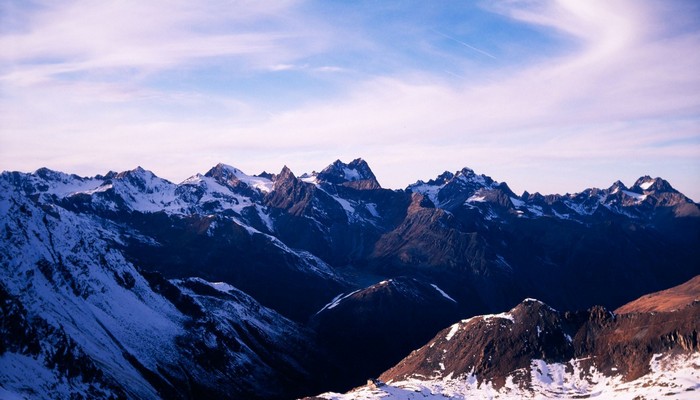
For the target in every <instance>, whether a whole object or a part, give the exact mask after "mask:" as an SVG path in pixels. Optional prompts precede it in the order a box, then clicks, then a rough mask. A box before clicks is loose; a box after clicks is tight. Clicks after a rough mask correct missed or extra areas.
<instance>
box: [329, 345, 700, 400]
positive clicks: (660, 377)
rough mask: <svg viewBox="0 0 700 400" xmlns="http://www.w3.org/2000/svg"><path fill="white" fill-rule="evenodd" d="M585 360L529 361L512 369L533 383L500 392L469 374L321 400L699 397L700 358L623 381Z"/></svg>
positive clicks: (657, 366) (656, 361)
mask: <svg viewBox="0 0 700 400" xmlns="http://www.w3.org/2000/svg"><path fill="white" fill-rule="evenodd" d="M584 363H585V360H572V361H570V362H568V363H564V364H562V363H546V362H544V361H542V360H533V361H532V364H531V366H530V368H527V369H523V370H521V371H517V373H519V374H523V373H524V374H529V375H530V377H531V379H532V384H531V386H529V387H521V386H520V385H518V384H516V383H514V381H513V379H509V380H507V381H506V384H505V385H504V386H503V387H501V388H495V387H494V386H493V385H491V384H490V383H485V384H483V383H482V384H479V383H478V381H477V379H476V378H475V377H474V376H473V375H467V376H462V377H452V376H448V377H445V378H436V379H432V380H424V379H417V378H414V379H406V380H401V381H396V382H393V381H391V382H388V383H386V384H379V386H377V385H370V386H363V387H361V388H358V389H356V390H353V391H351V392H348V393H346V394H338V393H325V394H322V395H320V396H319V398H323V399H334V400H351V399H354V400H362V399H387V400H390V399H396V400H404V399H405V400H419V399H445V398H453V399H584V398H591V399H620V400H641V399H659V398H666V399H679V400H680V399H687V400H692V399H697V398H698V396H699V394H700V354H699V353H692V354H684V355H676V356H661V355H657V356H654V358H653V360H652V361H651V362H650V365H649V366H650V369H651V372H650V373H648V374H646V375H644V376H642V377H640V378H638V379H635V380H632V381H629V382H625V381H623V380H622V379H621V377H619V376H614V377H608V376H606V375H605V374H603V373H601V372H600V371H598V370H596V369H595V368H593V367H583V366H582V364H584Z"/></svg>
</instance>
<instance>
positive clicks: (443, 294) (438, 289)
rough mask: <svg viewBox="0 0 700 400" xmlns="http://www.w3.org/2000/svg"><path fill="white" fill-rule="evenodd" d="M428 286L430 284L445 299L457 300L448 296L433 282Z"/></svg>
mask: <svg viewBox="0 0 700 400" xmlns="http://www.w3.org/2000/svg"><path fill="white" fill-rule="evenodd" d="M430 286H432V287H433V288H435V290H437V291H438V293H440V294H441V295H442V297H444V298H446V299H447V300H450V301H452V302H454V303H456V302H457V301H456V300H455V299H453V298H452V297H450V295H448V294H447V293H445V291H444V290H442V289H440V288H439V287H438V286H437V285H434V284H432V283H431V284H430Z"/></svg>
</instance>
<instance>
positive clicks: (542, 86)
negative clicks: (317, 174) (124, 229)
mask: <svg viewBox="0 0 700 400" xmlns="http://www.w3.org/2000/svg"><path fill="white" fill-rule="evenodd" d="M71 4H72V5H71V6H68V7H56V8H51V9H49V10H48V11H44V12H42V14H40V15H38V16H35V17H34V18H30V20H31V21H32V26H31V29H28V30H26V31H23V32H20V33H17V34H14V35H11V36H8V35H3V36H2V37H0V62H2V63H4V68H3V70H0V71H1V72H0V73H1V74H2V76H1V77H0V84H2V85H3V92H2V97H0V126H2V128H0V159H1V160H2V161H1V162H2V164H1V165H0V167H2V168H9V169H23V168H24V169H27V168H28V167H25V165H26V166H29V165H32V166H33V167H32V168H35V167H38V166H41V165H49V166H51V167H55V168H64V169H67V170H70V171H75V172H81V171H86V172H88V171H89V173H98V172H104V168H105V166H107V168H113V169H117V168H120V167H121V168H132V167H133V166H134V165H137V164H142V165H143V166H144V167H147V168H152V169H154V171H155V172H156V173H160V174H163V175H165V177H167V178H169V179H173V180H179V179H184V178H185V177H186V176H187V175H189V174H192V173H195V172H198V171H203V170H205V169H206V168H208V167H209V166H211V165H213V164H214V163H216V162H219V161H224V162H229V163H233V164H235V165H237V166H238V167H240V168H243V169H244V170H246V171H248V172H250V173H255V172H259V171H260V170H262V169H264V168H279V167H281V164H282V163H287V164H289V165H290V167H292V168H293V169H294V170H295V171H296V172H299V173H301V172H304V171H310V170H312V169H320V168H323V166H324V165H325V164H326V163H328V162H330V161H333V160H335V159H336V158H342V159H346V160H349V159H351V158H354V157H358V156H361V157H364V158H365V159H367V160H368V161H369V162H370V163H371V165H372V167H373V168H374V169H375V172H376V173H377V175H378V177H379V179H380V182H382V183H383V184H384V185H385V186H390V187H402V186H405V184H407V183H409V182H411V181H413V180H415V179H418V178H420V179H428V178H431V177H434V176H435V175H436V174H437V173H439V172H441V171H442V170H445V169H449V170H456V169H458V168H461V167H462V166H471V167H473V168H475V169H477V171H484V172H486V173H489V174H491V175H493V177H494V178H496V179H500V180H506V181H508V182H509V184H511V185H512V186H513V187H514V188H518V189H521V190H522V189H528V190H531V191H534V190H540V191H545V192H551V191H575V190H577V189H582V188H583V187H584V186H587V185H590V184H591V183H590V182H591V180H592V179H594V178H595V179H597V181H596V182H601V183H598V184H600V185H605V184H609V183H612V181H613V180H615V179H617V178H625V177H629V178H627V179H633V178H632V176H633V175H634V174H637V175H641V174H645V173H650V174H654V173H655V172H654V171H657V170H658V171H659V173H661V172H663V173H664V174H670V175H671V176H668V175H665V176H664V177H666V178H668V179H670V180H671V182H672V184H674V185H676V186H678V187H679V188H680V189H681V190H684V191H687V192H691V193H689V194H692V196H693V197H695V198H696V199H698V198H700V188H698V187H697V183H692V177H693V176H695V177H696V176H700V166H699V162H698V161H697V160H700V115H698V110H700V76H699V75H698V74H697V72H696V71H699V70H700V53H698V52H697V49H698V48H700V34H698V29H697V26H695V29H690V30H678V29H677V28H678V27H677V26H675V25H673V26H672V24H670V23H669V22H668V21H670V20H671V17H674V18H675V17H676V15H675V14H673V10H672V9H671V7H672V6H675V3H649V2H643V3H641V2H629V1H593V0H588V1H585V2H580V1H573V0H571V1H569V0H561V1H534V2H533V1H526V2H520V1H517V2H498V3H495V5H494V6H493V7H498V8H496V10H497V11H498V12H500V13H501V14H503V15H506V16H508V17H509V18H513V19H514V20H515V21H519V22H520V23H528V24H534V25H535V26H538V27H540V28H541V29H544V30H546V31H547V32H548V33H549V34H550V35H554V36H556V35H558V37H560V38H561V39H562V40H563V41H564V42H565V43H566V44H567V45H569V46H570V47H569V48H568V50H567V51H565V52H559V53H558V55H556V56H550V57H546V58H545V57H544V56H539V57H534V58H533V59H534V60H535V61H534V62H531V63H530V64H527V65H512V66H509V65H508V63H507V59H506V60H504V59H503V56H500V55H499V61H503V62H504V63H505V65H506V66H502V67H498V68H496V69H493V70H490V71H487V70H479V71H477V72H478V74H477V75H475V74H474V71H475V69H476V68H477V67H476V66H475V65H474V64H469V65H470V68H471V69H470V70H464V71H459V70H455V71H454V72H453V73H456V75H459V76H464V77H466V78H465V79H461V78H459V77H455V76H454V75H447V74H444V69H442V70H440V71H437V72H435V71H415V70H406V71H403V72H401V73H395V74H392V75H385V76H382V75H377V76H362V75H360V74H323V75H325V76H326V78H325V79H328V78H327V76H333V77H334V78H335V77H338V79H339V81H338V82H339V83H338V86H339V87H341V88H343V89H344V91H343V92H342V93H340V94H338V95H337V96H335V97H329V96H324V97H322V98H318V99H306V100H305V101H304V102H303V103H301V104H298V105H292V106H288V107H287V108H286V109H285V110H282V111H280V110H279V109H275V110H268V109H263V108H257V107H256V106H254V105H253V104H248V103H246V102H245V101H243V100H242V98H241V96H228V95H226V94H225V93H223V94H217V95H212V94H210V93H204V94H203V93H201V92H198V90H197V89H194V90H190V91H182V90H179V91H173V90H171V89H167V88H165V89H163V88H161V89H155V88H153V87H148V86H147V85H144V84H143V83H144V82H145V81H147V78H148V77H149V76H151V75H153V74H155V72H157V71H162V70H168V69H180V68H186V67H187V65H189V64H191V63H199V62H203V60H207V59H211V60H212V62H216V63H217V64H216V65H228V63H227V62H226V61H221V60H222V59H224V60H227V59H228V58H227V57H229V58H230V57H233V58H234V59H235V64H236V65H242V66H241V67H239V68H238V69H237V70H236V71H239V72H241V73H245V74H253V72H251V71H250V70H254V69H256V68H259V70H260V71H263V72H264V73H271V72H275V71H276V72H282V71H288V72H295V73H314V72H346V71H348V70H349V68H348V67H347V66H346V65H343V64H336V63H335V62H327V61H329V60H331V61H333V58H332V57H329V58H328V59H323V60H322V61H319V64H318V65H316V64H313V63H310V62H309V61H308V59H307V58H306V57H308V56H309V55H314V54H324V55H329V54H331V53H332V51H333V48H334V46H335V45H336V44H337V43H338V42H341V43H344V42H343V39H342V38H344V37H348V36H352V37H357V36H358V35H357V34H356V33H349V34H348V35H345V34H344V32H343V31H342V30H338V29H340V28H337V27H336V26H334V25H333V24H332V21H330V22H327V23H318V21H315V20H314V23H313V24H312V23H309V21H310V19H309V18H311V17H308V16H305V15H302V14H300V13H299V12H297V11H295V7H296V6H297V5H296V4H295V3H278V2H236V3H234V5H233V6H228V4H229V3H225V2H214V3H207V6H202V5H200V3H199V2H196V3H192V2H174V3H171V2H155V1H154V2H150V1H149V2H120V3H116V4H119V5H112V4H111V3H109V2H92V1H82V0H81V1H80V2H74V3H71ZM211 4H213V5H211ZM665 4H670V5H668V6H666V5H665ZM125 5H126V6H125ZM154 15H156V16H157V17H156V18H154V17H153V16H154ZM679 18H680V19H682V17H679ZM673 20H674V21H677V20H676V19H673ZM260 21H264V22H266V23H265V24H259V25H258V23H259V22H260ZM297 29H298V30H297ZM343 29H345V28H343ZM674 29H676V31H674ZM85 32H95V34H94V35H92V36H91V35H86V34H85ZM359 36H362V35H359ZM363 40H367V37H366V36H363ZM376 40H381V38H376ZM363 46H366V47H367V48H371V47H372V46H371V44H370V45H367V44H363ZM376 48H381V46H377V47H376ZM532 51H533V52H537V49H533V50H532ZM370 56H377V54H375V53H372V54H370ZM506 56H507V55H506ZM52 58H53V59H55V60H54V62H48V61H50V60H51V59H52ZM39 59H44V61H45V62H43V63H37V62H36V61H38V60H39ZM499 65H500V64H499ZM110 69H119V70H120V74H119V75H117V76H113V75H110V74H109V73H107V74H106V76H103V75H102V74H104V72H100V71H103V70H110ZM123 71H131V72H132V73H133V76H129V75H126V74H123ZM70 73H72V74H76V73H80V74H81V75H79V76H77V77H72V76H71V75H70ZM66 74H68V76H69V77H68V78H65V75H66ZM475 76H476V77H475ZM351 78H352V79H355V81H353V82H349V81H348V80H349V79H351ZM282 90H284V88H280V91H282ZM301 90H303V89H301ZM251 91H255V89H254V88H253V89H251ZM257 105H259V103H257ZM270 111H274V112H270ZM27 148H30V149H31V150H30V151H27ZM271 162H272V163H271ZM274 163H279V164H280V165H274ZM71 166H75V167H76V168H81V170H80V171H78V170H73V169H72V168H71ZM535 172H536V173H535ZM565 173H567V174H569V175H572V176H567V177H562V175H563V174H565ZM622 175H624V176H622ZM587 180H588V181H587ZM518 182H520V183H519V184H518ZM676 182H681V184H677V183H676ZM529 185H532V186H529ZM692 191H695V194H693V193H692Z"/></svg>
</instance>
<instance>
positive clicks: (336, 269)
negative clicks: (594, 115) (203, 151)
mask: <svg viewBox="0 0 700 400" xmlns="http://www.w3.org/2000/svg"><path fill="white" fill-rule="evenodd" d="M0 237H1V238H2V239H1V241H0V264H1V266H2V268H1V269H0V274H1V275H0V276H1V278H2V279H0V296H2V300H3V303H2V304H3V306H2V308H3V313H2V321H1V322H2V324H1V326H0V397H2V398H5V397H8V398H36V397H39V398H116V399H119V398H183V399H184V398H208V397H217V398H264V399H272V398H293V397H301V396H308V395H313V394H315V393H321V392H324V391H334V392H342V391H346V390H349V389H351V388H353V387H356V386H358V385H360V384H362V383H364V381H365V380H366V379H367V378H369V377H377V376H379V375H380V374H383V375H382V377H383V378H384V379H386V378H390V379H399V378H401V379H403V378H406V377H409V376H412V375H411V374H412V373H414V372H415V371H419V370H420V369H416V370H415V371H414V370H412V369H403V370H401V371H398V372H396V371H397V370H396V368H397V367H395V366H396V365H397V363H398V362H399V361H401V360H402V359H404V357H405V356H406V355H408V354H409V353H410V352H411V351H412V350H415V349H418V348H421V346H423V345H425V344H426V343H428V342H429V341H431V338H432V340H435V339H434V338H435V335H436V334H437V333H438V332H440V331H441V330H442V329H445V328H446V327H448V329H453V328H449V327H450V326H452V327H454V326H455V325H454V324H455V323H457V326H461V325H460V324H466V325H469V326H472V325H475V324H476V322H478V321H482V320H486V321H491V320H494V321H495V319H493V318H486V319H484V317H481V319H479V318H477V319H474V320H472V321H473V322H470V323H465V322H464V321H462V322H457V321H460V320H465V319H468V318H471V317H475V316H477V315H498V313H502V312H504V311H506V310H511V311H509V312H508V313H510V314H509V315H517V316H518V317H517V318H515V317H514V318H515V319H517V320H519V319H520V318H521V317H522V318H525V319H526V320H527V321H529V322H528V323H535V322H533V321H535V320H537V321H539V322H536V323H538V324H539V323H540V322H542V323H545V322H546V323H549V324H550V325H551V324H553V325H552V326H551V330H552V331H553V332H554V331H556V329H559V331H557V332H559V333H561V335H559V336H561V337H565V336H562V335H564V334H565V335H569V336H571V338H572V341H571V342H568V341H566V340H565V341H564V342H561V343H559V342H557V343H556V344H554V345H552V347H551V349H554V350H551V351H554V353H553V355H552V356H551V357H549V355H546V356H543V355H542V354H540V353H537V352H534V353H532V352H530V353H528V352H527V351H525V350H523V351H525V352H524V353H523V355H522V357H521V358H520V359H518V360H517V362H514V363H510V361H508V362H504V363H503V365H502V366H497V367H493V368H491V369H488V368H486V369H484V370H483V371H482V370H480V369H478V368H477V366H476V365H475V364H460V365H459V366H455V367H454V371H453V372H454V374H453V376H457V373H458V372H459V373H460V374H462V373H467V372H469V371H471V370H469V369H468V368H472V367H473V368H476V369H474V371H476V372H474V371H472V372H470V373H472V374H476V376H477V377H479V378H478V379H488V380H489V382H495V383H494V384H493V385H495V386H493V387H496V386H498V385H501V384H502V383H503V382H506V381H504V379H507V376H506V375H507V374H506V372H510V371H512V370H511V369H509V368H511V367H513V368H516V369H522V368H526V367H527V365H529V364H527V363H526V360H531V359H534V358H533V357H541V359H542V360H544V361H543V362H544V363H552V362H554V363H562V362H568V361H567V360H570V359H571V357H579V356H583V355H585V354H589V353H590V352H591V351H593V350H590V349H589V347H590V346H592V345H591V343H594V344H595V343H597V342H596V341H597V340H598V339H597V336H596V335H598V334H597V333H596V335H593V334H590V335H589V336H586V335H584V334H581V335H580V336H582V339H580V340H581V341H580V343H579V333H581V332H599V331H600V332H603V331H605V329H609V328H606V327H608V325H605V323H603V322H600V321H599V319H600V318H603V317H602V316H604V315H606V314H605V312H603V311H600V310H602V309H603V308H596V307H605V308H607V309H616V308H618V307H621V306H623V305H624V304H625V303H628V302H629V301H631V300H633V299H635V298H638V297H640V296H643V295H645V294H648V293H652V292H655V291H658V290H661V289H666V288H669V287H672V286H674V285H678V284H680V283H682V282H685V281H687V280H689V279H691V278H693V277H695V276H696V275H699V274H700V207H699V206H698V204H697V203H695V202H693V201H692V200H691V199H688V198H687V197H686V196H684V195H683V194H682V193H680V192H678V191H676V190H675V189H674V188H673V187H672V186H671V185H670V184H669V183H668V182H667V181H665V180H663V179H661V178H651V177H649V176H644V177H641V178H639V179H638V180H637V181H636V182H635V183H634V184H633V185H632V186H630V187H627V186H625V185H624V184H622V183H621V182H619V181H618V182H615V183H613V184H612V185H611V186H610V187H609V188H607V189H585V190H583V191H582V192H580V193H576V194H565V195H541V194H539V193H534V194H530V193H527V192H525V193H523V194H522V195H516V194H515V193H513V192H512V191H511V190H510V189H509V187H508V185H507V184H505V183H499V182H497V181H495V180H493V179H492V178H490V177H488V176H485V175H479V174H476V173H475V172H474V171H472V170H471V169H468V168H464V169H462V170H460V171H457V172H455V173H451V172H445V173H443V174H441V175H440V176H438V177H436V178H435V179H430V180H428V181H417V182H416V183H415V184H412V185H409V186H408V187H407V188H406V189H404V190H389V189H383V188H382V187H381V186H380V184H379V182H378V181H377V178H376V177H375V175H374V174H373V173H372V171H371V169H370V167H369V165H368V164H367V163H366V162H365V161H364V160H362V159H356V160H353V161H352V162H350V163H347V164H346V163H343V162H341V161H339V160H338V161H335V162H334V163H332V164H331V165H329V166H328V167H326V168H324V169H323V170H321V172H312V173H306V174H301V175H299V176H296V175H295V174H294V173H293V172H292V171H291V170H290V169H289V168H287V167H284V168H283V169H282V170H281V171H280V172H279V173H277V174H270V173H260V174H258V175H247V174H245V173H243V172H242V171H241V170H239V169H237V168H235V167H232V166H228V165H225V164H218V165H216V166H214V167H213V168H211V169H210V170H209V171H208V172H206V173H205V174H203V175H202V174H196V175H193V176H192V177H190V178H188V179H186V180H185V181H183V182H181V183H179V184H175V183H172V182H169V181H167V180H165V179H162V178H159V177H157V176H156V175H154V174H153V173H152V172H149V171H147V170H144V169H142V168H140V167H139V168H136V169H134V170H130V171H124V172H119V173H117V172H108V173H106V174H105V175H97V176H94V177H80V176H77V175H70V174H66V173H62V172H58V171H52V170H49V169H46V168H42V169H39V170H37V171H35V172H33V173H21V172H3V173H2V175H0ZM695 288H697V285H696V286H695ZM689 290H690V292H689V293H690V294H689V295H688V296H690V297H693V296H694V294H693V293H697V291H693V290H695V289H689ZM526 298H536V299H538V301H534V300H533V301H525V302H523V299H526ZM640 301H642V300H640ZM541 302H544V303H541ZM545 303H546V304H547V306H544V305H540V304H545ZM647 304H648V306H647V307H654V306H656V305H657V304H659V302H658V301H656V300H654V299H653V298H652V300H647ZM549 307H552V308H551V309H550V308H549ZM554 309H557V310H571V311H572V312H573V314H566V313H563V312H559V311H554ZM692 309H693V310H694V308H692ZM533 310H535V311H533ZM576 310H581V311H576ZM583 310H588V311H583ZM540 311H541V312H542V313H544V314H546V315H545V316H540V317H537V318H544V319H543V320H541V321H540V319H537V318H535V316H533V315H531V314H533V313H535V314H537V313H539V312H540ZM644 311H645V312H647V311H648V310H647V309H645V310H644ZM684 312H685V311H684ZM538 315H540V314H538ZM625 315H627V314H625ZM635 315H637V314H635ZM678 315H680V314H678ZM692 315H694V316H696V314H692ZM596 318H598V319H596ZM640 318H642V317H640ZM650 318H651V317H650ZM614 320H615V321H616V322H615V323H618V322H617V321H626V319H625V318H617V319H614ZM697 320H698V319H697V318H695V320H694V321H692V320H691V323H690V324H691V327H692V328H693V329H695V330H694V331H693V330H691V332H697ZM586 321H588V322H586ZM591 321H592V322H591ZM598 322H600V323H599V324H598V325H596V323H598ZM620 323H622V322H620ZM557 324H559V325H561V326H563V327H564V328H556V329H555V327H558V326H559V325H557ZM477 325H478V324H477ZM489 326H491V325H489V324H486V325H483V324H481V325H478V329H479V330H480V331H482V332H485V331H487V330H488V329H490V328H489ZM538 326H540V325H538ZM621 326H622V327H623V328H624V329H636V328H634V324H633V323H629V324H628V325H624V324H623V325H621ZM683 327H685V325H683V326H682V327H680V328H679V329H681V328H683ZM604 328H605V329H604ZM623 328H620V329H623ZM455 329H456V328H455ZM533 329H534V328H533ZM683 329H685V328H683ZM462 331H463V330H462V329H461V328H460V329H458V330H457V331H455V333H453V334H452V336H455V335H456V336H455V338H457V337H459V336H460V334H461V333H460V332H462ZM449 332H450V331H448V332H447V333H443V334H442V335H443V336H442V337H443V339H444V338H445V336H447V334H448V333H449ZM509 332H510V331H509ZM538 332H539V331H538ZM606 332H607V331H606ZM679 332H680V331H679ZM683 332H685V331H683ZM517 334H518V335H524V333H523V332H520V331H519V332H518V333H517ZM663 334H667V333H663ZM513 335H514V334H513ZM552 335H555V334H554V333H553V334H552ZM683 335H685V333H684V334H682V335H681V336H679V337H685V336H683ZM438 336H439V334H438ZM545 336H546V335H545ZM555 336H556V335H555ZM691 336H692V335H691ZM514 337H516V338H517V337H518V336H517V335H516V336H514ZM528 337H530V339H531V340H532V341H533V342H536V340H535V339H536V338H535V337H532V335H530V336H528ZM537 337H539V335H538V336H537ZM561 337H560V338H559V339H561ZM591 337H595V338H594V339H591ZM465 340H466V339H465ZM504 340H505V339H504ZM512 340H515V339H512ZM517 340H522V339H521V338H519V339H517ZM684 340H686V339H684ZM695 340H696V342H697V333H695ZM460 341H462V340H460ZM560 341H561V340H560ZM453 343H456V341H455V342H453ZM538 346H539V347H542V348H545V347H546V348H550V347H548V346H550V343H546V345H544V344H543V345H541V346H540V345H538ZM543 346H544V347H543ZM557 346H559V347H557ZM586 346H589V347H586ZM535 347H537V346H535ZM652 347H653V346H652ZM686 347H687V348H684V349H685V350H687V351H690V352H691V353H692V352H696V351H697V346H696V345H695V347H693V346H689V347H688V346H686ZM653 348H654V349H657V347H653ZM674 348H675V347H674ZM681 348H682V346H681ZM528 349H529V348H528ZM448 350H449V349H448ZM657 350H659V351H662V350H664V351H665V348H661V347H659V348H658V349H657ZM528 351H530V350H528ZM548 351H550V350H548ZM494 354H496V353H494ZM498 354H500V353H498ZM548 354H549V353H548ZM693 354H695V353H693ZM603 355H604V353H596V357H601V356H603ZM611 359H612V358H611ZM493 362H494V363H496V361H493ZM610 362H613V361H610ZM644 362H647V364H648V361H647V360H646V359H644V360H642V361H640V363H641V364H640V365H642V364H644ZM443 363H445V366H446V368H447V366H448V365H450V364H449V363H446V362H443ZM509 363H510V364H509ZM412 365H413V364H412ZM499 365H500V363H499ZM547 365H549V364H547ZM562 365H563V364H562ZM609 365H610V364H605V363H602V364H600V365H598V364H596V368H598V370H599V371H602V372H601V373H610V372H611V371H612V370H611V369H609V368H608V367H609ZM392 366H394V369H392V370H390V371H395V374H394V372H386V371H387V370H389V369H390V368H392ZM433 367H434V365H432V366H430V367H426V368H433ZM450 368H452V367H450ZM606 368H608V369H606ZM610 368H612V367H610ZM618 368H619V367H618ZM434 370H435V369H432V370H431V371H434ZM506 370H508V371H506ZM426 371H427V370H426ZM494 371H495V372H494ZM423 372H425V371H423ZM418 373H421V372H418ZM431 373H432V372H431ZM625 373H627V372H625ZM386 374H393V375H386ZM445 376H446V375H445ZM470 376H471V375H470ZM475 379H477V378H475ZM478 379H477V380H478ZM506 386H507V385H506ZM12 396H14V397H12Z"/></svg>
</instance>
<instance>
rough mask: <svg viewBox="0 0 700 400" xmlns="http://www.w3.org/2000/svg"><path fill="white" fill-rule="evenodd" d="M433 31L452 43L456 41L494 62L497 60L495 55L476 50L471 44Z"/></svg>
mask: <svg viewBox="0 0 700 400" xmlns="http://www.w3.org/2000/svg"><path fill="white" fill-rule="evenodd" d="M431 30H432V31H433V32H435V33H437V34H438V35H440V36H442V37H445V38H447V39H450V40H452V41H455V42H457V43H459V44H461V45H462V46H464V47H466V48H468V49H471V50H474V51H476V52H478V53H481V54H483V55H485V56H486V57H491V58H493V59H494V60H496V59H497V58H496V56H494V55H493V54H490V53H487V52H485V51H483V50H481V49H478V48H476V47H474V46H472V45H470V44H467V43H464V42H463V41H461V40H459V39H455V38H453V37H452V36H450V35H446V34H444V33H442V32H439V31H436V30H435V29H431Z"/></svg>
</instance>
